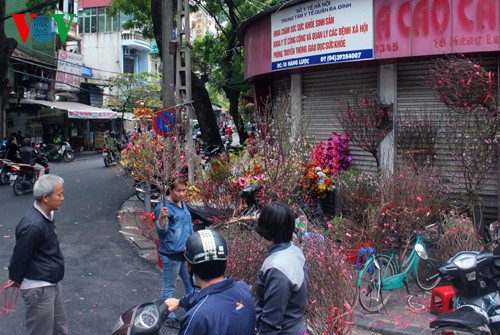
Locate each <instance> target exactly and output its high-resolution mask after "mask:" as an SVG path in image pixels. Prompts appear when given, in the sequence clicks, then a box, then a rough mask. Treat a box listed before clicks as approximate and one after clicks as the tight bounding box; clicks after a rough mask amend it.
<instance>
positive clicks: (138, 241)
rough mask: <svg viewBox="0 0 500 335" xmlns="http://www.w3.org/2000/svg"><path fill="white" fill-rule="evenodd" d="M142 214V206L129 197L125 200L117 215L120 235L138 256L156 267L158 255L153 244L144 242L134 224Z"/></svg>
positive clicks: (144, 239) (135, 198)
mask: <svg viewBox="0 0 500 335" xmlns="http://www.w3.org/2000/svg"><path fill="white" fill-rule="evenodd" d="M142 212H144V204H143V203H142V202H141V201H140V200H139V199H137V197H136V196H131V197H130V198H129V199H127V200H125V202H124V203H123V204H122V206H121V208H120V210H119V211H118V214H117V219H118V223H119V224H120V230H119V232H120V234H122V235H123V237H124V238H125V239H126V240H127V241H128V242H130V243H131V244H132V245H133V246H134V248H136V249H137V250H138V253H139V256H141V257H142V258H144V259H146V260H147V261H150V262H151V263H153V264H155V265H158V254H157V251H156V246H155V244H154V243H152V242H150V241H148V240H146V238H144V237H143V236H142V235H141V233H140V228H139V227H138V226H137V224H136V222H137V220H138V219H139V220H140V214H142Z"/></svg>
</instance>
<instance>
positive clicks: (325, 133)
mask: <svg viewBox="0 0 500 335" xmlns="http://www.w3.org/2000/svg"><path fill="white" fill-rule="evenodd" d="M377 81H378V67H377V66H369V67H358V68H348V69H337V70H331V71H321V72H312V73H305V74H304V75H303V80H302V85H303V86H302V90H303V104H302V108H303V115H304V119H305V120H307V121H306V122H309V127H308V128H309V130H310V132H311V134H312V135H314V136H315V137H316V140H317V141H318V142H319V141H320V140H321V141H323V143H324V142H325V141H326V140H328V138H329V137H331V136H332V131H334V132H337V133H338V134H342V133H343V130H342V128H341V127H340V122H339V120H338V119H337V118H336V116H335V114H336V111H337V110H338V108H339V107H340V103H341V100H342V99H346V98H349V96H350V92H351V91H353V90H354V91H357V92H371V91H373V90H376V89H377ZM349 148H350V154H351V155H352V157H353V159H352V162H351V167H353V168H356V169H359V170H363V171H371V172H375V171H376V170H377V167H376V163H375V159H374V158H373V157H372V155H371V154H370V153H368V152H366V151H363V150H361V149H360V148H359V147H356V146H354V145H353V144H352V143H349Z"/></svg>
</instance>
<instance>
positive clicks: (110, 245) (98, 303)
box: [0, 153, 182, 335]
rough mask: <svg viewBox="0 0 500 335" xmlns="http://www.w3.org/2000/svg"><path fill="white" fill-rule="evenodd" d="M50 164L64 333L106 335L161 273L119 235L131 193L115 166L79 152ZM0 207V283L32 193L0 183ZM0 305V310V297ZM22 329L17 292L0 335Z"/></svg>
mask: <svg viewBox="0 0 500 335" xmlns="http://www.w3.org/2000/svg"><path fill="white" fill-rule="evenodd" d="M50 167H51V172H53V173H55V174H58V175H60V176H61V177H63V178H64V181H65V183H64V191H65V192H64V193H65V201H64V204H63V207H62V210H61V211H60V212H57V213H55V219H56V226H57V234H58V237H59V240H60V243H61V248H62V251H63V254H64V256H65V263H66V273H65V277H64V279H63V280H62V282H61V284H62V287H63V297H64V302H65V307H66V311H67V314H68V318H69V331H70V334H74V335H101V334H111V331H112V329H113V326H114V325H115V323H116V321H117V320H118V317H119V316H120V314H121V313H123V312H124V311H125V310H127V309H128V308H129V307H131V306H133V305H135V304H138V303H142V302H146V301H152V300H154V299H159V298H160V296H161V278H162V277H161V270H160V269H159V268H158V267H156V266H154V265H152V264H151V263H149V262H145V261H144V259H142V258H141V257H140V256H139V255H138V253H137V252H136V251H135V249H134V248H133V247H132V246H131V244H130V243H129V242H128V241H127V240H126V239H124V238H123V236H122V234H120V232H119V231H120V226H119V225H118V221H117V215H118V211H119V210H120V207H121V206H122V204H123V203H124V201H125V200H126V199H128V198H130V197H131V196H132V195H133V194H134V193H135V192H134V190H133V188H132V186H131V182H130V181H128V180H126V179H125V178H124V176H123V175H121V174H120V172H119V171H118V170H116V169H114V168H105V167H104V163H103V160H102V156H101V155H95V154H87V155H82V154H80V153H79V154H77V158H76V160H75V161H74V162H71V163H50ZM0 204H1V205H0V239H1V242H0V264H1V267H0V284H2V283H4V282H5V281H6V280H7V278H8V272H7V266H8V262H9V258H10V256H11V254H12V249H13V247H14V242H15V235H14V229H15V226H16V225H17V223H18V222H19V219H20V218H21V216H22V215H23V214H24V213H25V212H26V210H27V209H28V208H29V207H30V206H31V205H32V204H33V196H32V195H30V194H26V195H23V196H19V197H16V196H15V195H14V193H13V191H12V187H10V186H9V185H3V186H0ZM178 294H179V296H180V295H181V294H182V293H180V292H179V293H178ZM0 304H1V305H2V306H1V307H0V308H2V307H3V300H0ZM24 334H25V332H24V301H23V300H22V298H21V296H19V298H18V301H17V305H16V307H15V312H12V313H8V314H6V315H4V316H2V317H0V335H24ZM170 334H175V333H174V332H171V333H170Z"/></svg>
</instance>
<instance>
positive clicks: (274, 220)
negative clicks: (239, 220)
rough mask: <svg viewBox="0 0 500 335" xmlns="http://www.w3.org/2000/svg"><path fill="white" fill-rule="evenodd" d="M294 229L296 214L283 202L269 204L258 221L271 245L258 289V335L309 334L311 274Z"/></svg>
mask: <svg viewBox="0 0 500 335" xmlns="http://www.w3.org/2000/svg"><path fill="white" fill-rule="evenodd" d="M294 229H295V215H294V214H293V212H292V211H291V209H290V208H289V207H288V206H287V205H285V204H282V203H280V202H273V203H270V204H268V205H266V206H265V207H264V208H263V209H262V211H261V213H260V215H259V218H258V220H257V224H256V228H255V230H256V231H257V233H258V234H259V235H260V236H262V237H264V238H265V239H266V240H267V241H269V242H270V243H269V246H268V255H267V257H266V259H265V260H264V263H263V264H262V267H261V269H260V272H259V275H258V277H257V283H256V289H255V309H256V322H257V329H258V333H259V335H269V334H280V335H300V334H304V335H305V333H306V328H305V324H304V312H305V309H306V300H307V283H308V271H307V265H306V262H305V257H304V254H303V253H302V251H301V250H300V249H299V248H297V247H296V246H295V245H293V244H292V242H291V241H292V237H293V231H294Z"/></svg>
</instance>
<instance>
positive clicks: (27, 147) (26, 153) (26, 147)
mask: <svg viewBox="0 0 500 335" xmlns="http://www.w3.org/2000/svg"><path fill="white" fill-rule="evenodd" d="M19 154H20V155H21V163H23V164H29V165H32V166H33V168H34V169H35V170H36V172H37V175H38V176H43V175H44V174H45V168H44V167H43V166H42V165H40V164H38V161H39V160H40V159H41V157H40V155H38V154H37V152H36V150H35V149H34V148H33V147H32V146H31V139H30V138H29V137H25V138H24V139H23V146H22V147H21V149H19Z"/></svg>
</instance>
